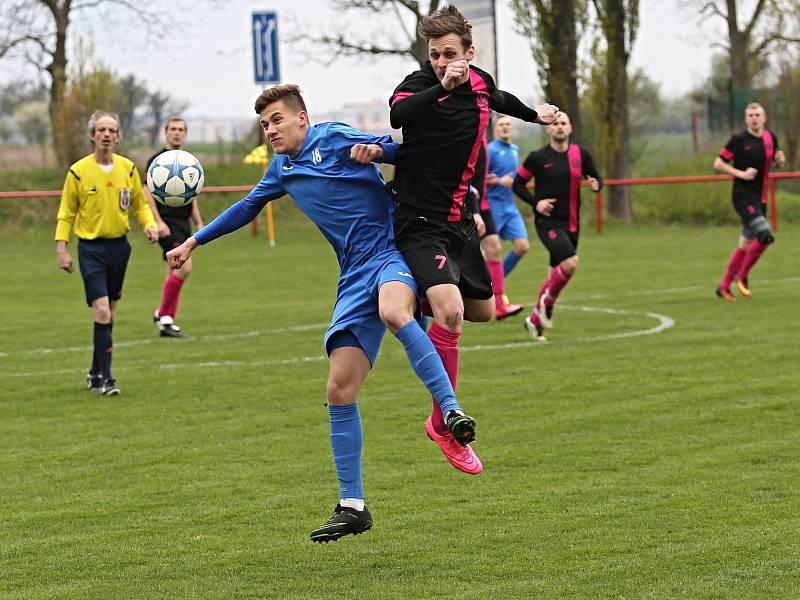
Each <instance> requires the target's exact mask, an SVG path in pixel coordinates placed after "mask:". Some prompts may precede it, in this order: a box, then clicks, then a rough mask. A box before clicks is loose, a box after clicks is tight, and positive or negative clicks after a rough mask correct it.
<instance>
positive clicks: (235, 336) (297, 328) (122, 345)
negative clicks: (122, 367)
mask: <svg viewBox="0 0 800 600" xmlns="http://www.w3.org/2000/svg"><path fill="white" fill-rule="evenodd" d="M328 325H329V323H313V324H311V325H293V326H291V327H278V328H275V329H266V330H264V331H244V332H240V333H223V334H217V335H198V336H197V337H191V338H188V339H187V340H183V341H179V342H175V343H184V342H185V341H200V342H205V341H219V340H235V339H241V338H248V337H258V336H260V335H274V334H276V333H294V332H297V331H311V330H314V329H323V328H326V327H328ZM160 339H161V338H160V337H158V336H153V337H152V338H147V339H144V340H131V341H128V342H119V343H116V344H114V347H115V348H132V347H134V346H143V345H146V344H154V343H157V342H159V341H160ZM92 349H93V347H92V346H69V347H67V348H36V349H34V350H20V351H18V352H0V358H5V357H8V356H11V355H12V354H19V355H22V356H32V355H39V354H58V353H62V352H90V351H91V350H92Z"/></svg>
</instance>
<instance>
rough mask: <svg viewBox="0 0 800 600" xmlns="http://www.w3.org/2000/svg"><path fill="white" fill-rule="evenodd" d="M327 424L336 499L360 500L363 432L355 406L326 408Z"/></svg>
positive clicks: (330, 406) (362, 488) (330, 405)
mask: <svg viewBox="0 0 800 600" xmlns="http://www.w3.org/2000/svg"><path fill="white" fill-rule="evenodd" d="M328 416H329V417H330V421H331V449H332V450H333V462H334V464H335V465H336V475H337V477H338V478H339V497H341V498H364V485H363V483H362V481H361V448H362V445H363V433H362V430H361V415H360V414H359V412H358V403H357V402H353V403H352V404H344V405H341V406H334V405H332V404H329V405H328Z"/></svg>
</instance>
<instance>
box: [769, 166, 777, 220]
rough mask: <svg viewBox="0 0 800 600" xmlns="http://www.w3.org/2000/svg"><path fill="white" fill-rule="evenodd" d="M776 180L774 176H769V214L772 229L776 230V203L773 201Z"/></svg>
mask: <svg viewBox="0 0 800 600" xmlns="http://www.w3.org/2000/svg"><path fill="white" fill-rule="evenodd" d="M777 185H778V182H777V181H775V178H774V177H770V178H769V214H770V219H771V220H772V231H778V203H777V202H776V201H775V188H776V187H777Z"/></svg>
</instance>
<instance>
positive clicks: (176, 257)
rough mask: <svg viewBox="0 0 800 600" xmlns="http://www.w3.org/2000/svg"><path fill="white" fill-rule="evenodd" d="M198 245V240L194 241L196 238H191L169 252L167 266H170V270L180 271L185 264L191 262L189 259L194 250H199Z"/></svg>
mask: <svg viewBox="0 0 800 600" xmlns="http://www.w3.org/2000/svg"><path fill="white" fill-rule="evenodd" d="M198 245H199V244H198V243H197V240H196V239H194V236H191V237H190V238H189V239H188V240H186V241H185V242H183V243H182V244H181V245H180V246H178V247H177V248H173V249H172V250H170V251H169V252H167V264H168V265H169V268H170V269H180V268H181V267H182V266H183V265H184V263H185V262H186V261H187V260H189V257H190V256H191V255H192V250H194V249H195V248H197V246H198Z"/></svg>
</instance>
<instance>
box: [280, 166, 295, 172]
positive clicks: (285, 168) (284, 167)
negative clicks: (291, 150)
mask: <svg viewBox="0 0 800 600" xmlns="http://www.w3.org/2000/svg"><path fill="white" fill-rule="evenodd" d="M292 169H294V165H289V166H288V167H287V166H286V165H283V170H284V171H291V170H292Z"/></svg>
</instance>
